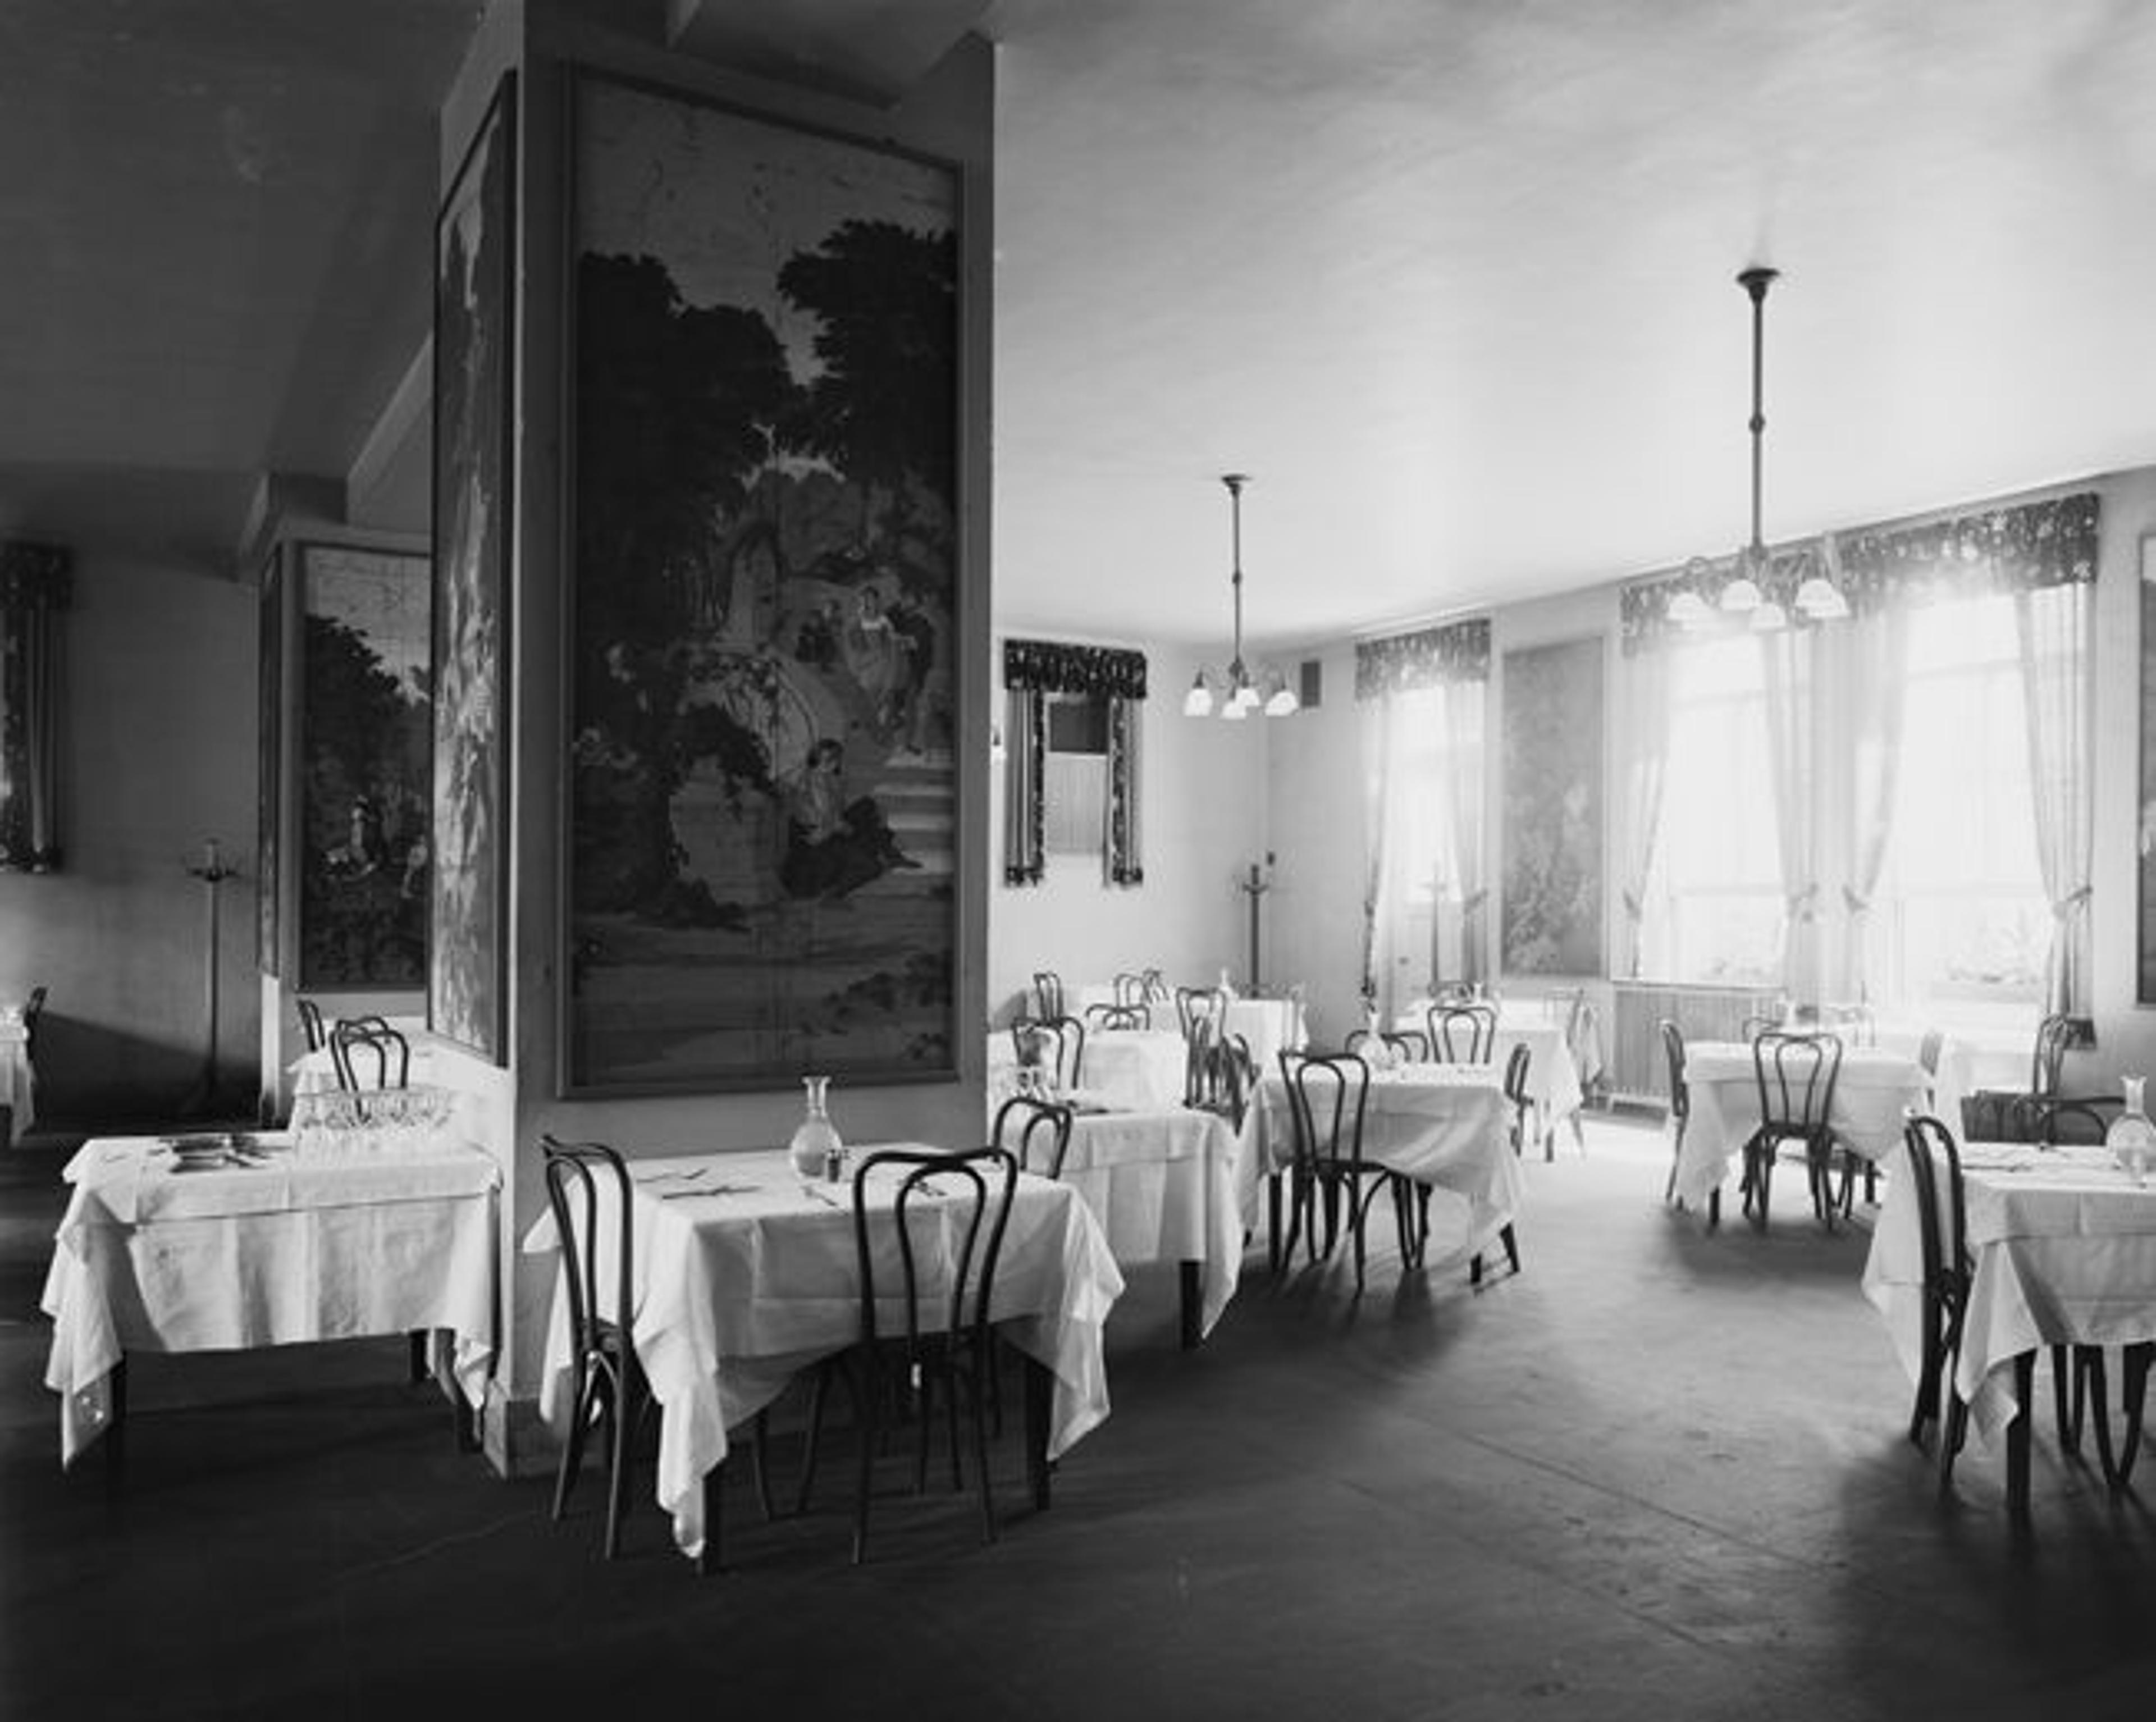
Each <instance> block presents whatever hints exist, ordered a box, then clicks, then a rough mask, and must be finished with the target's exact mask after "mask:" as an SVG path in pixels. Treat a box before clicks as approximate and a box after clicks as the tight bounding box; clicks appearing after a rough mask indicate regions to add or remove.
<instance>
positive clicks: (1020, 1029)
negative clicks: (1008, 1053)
mask: <svg viewBox="0 0 2156 1722" xmlns="http://www.w3.org/2000/svg"><path fill="white" fill-rule="evenodd" d="M1011 1044H1012V1046H1013V1047H1014V1050H1015V1051H1016V1053H1017V1055H1018V1067H1019V1069H1020V1070H1021V1071H1024V1070H1037V1071H1039V1072H1040V1073H1041V1075H1042V1077H1044V1078H1045V1079H1046V1080H1047V1082H1049V1083H1050V1086H1052V1087H1054V1088H1055V1092H1057V1093H1059V1094H1067V1093H1069V1092H1070V1090H1072V1089H1073V1088H1075V1087H1078V1086H1079V1083H1080V1082H1081V1080H1082V1078H1083V1076H1084V1072H1085V1068H1086V1025H1085V1024H1084V1023H1082V1022H1081V1021H1079V1020H1078V1019H1077V1018H1076V1017H1075V1016H1047V1017H1023V1016H1022V1017H1020V1018H1019V1020H1017V1021H1016V1022H1014V1023H1013V1024H1012V1025H1011Z"/></svg>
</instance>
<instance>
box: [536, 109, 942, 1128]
mask: <svg viewBox="0 0 2156 1722" xmlns="http://www.w3.org/2000/svg"><path fill="white" fill-rule="evenodd" d="M572 130H573V138H574V142H573V146H572V159H573V164H574V168H573V172H574V182H573V190H572V209H573V213H572V232H573V235H574V244H573V250H572V270H573V306H572V331H573V336H572V343H571V345H572V351H573V355H574V357H573V359H572V378H571V381H572V398H573V400H574V412H573V422H572V459H571V462H570V471H571V474H572V478H571V482H570V486H569V491H570V509H571V517H570V526H569V542H570V546H571V553H572V558H573V564H574V566H573V574H572V600H571V604H572V609H571V617H570V631H571V640H570V646H569V653H568V656H569V665H570V674H571V676H572V686H571V687H570V690H569V700H568V706H569V711H570V723H569V734H568V736H567V740H566V746H567V774H568V782H569V793H568V795H567V818H568V827H569V829H568V831H567V842H566V850H567V860H568V889H567V905H566V918H567V926H566V928H565V930H564V931H565V947H566V948H565V950H564V953H563V958H562V973H563V974H564V976H565V978H566V983H567V984H565V985H564V987H563V988H562V1000H563V1001H564V1003H563V1021H562V1061H561V1067H562V1087H563V1090H564V1092H567V1093H572V1094H575V1093H590V1092H668V1091H695V1090H716V1089H729V1088H771V1087H793V1085H794V1084H796V1083H797V1082H798V1079H799V1078H800V1077H801V1076H802V1075H803V1074H804V1073H806V1072H816V1073H819V1074H826V1075H829V1076H832V1077H836V1078H838V1079H839V1081H840V1082H845V1081H847V1080H849V1079H852V1080H873V1081H875V1082H893V1081H904V1080H908V1079H948V1078H950V1077H952V1076H953V1075H954V1074H955V1071H956V1058H955V1051H956V1041H955V1027H956V1024H955V1010H956V1000H955V993H954V986H953V969H954V965H955V958H956V950H957V902H956V899H955V894H954V891H953V882H954V877H955V871H956V856H955V849H956V842H955V838H956V831H957V774H956V772H955V770H954V768H953V761H952V739H953V734H952V732H953V720H954V715H955V712H956V699H957V683H956V676H957V666H956V662H955V658H956V650H955V647H956V634H955V628H954V624H955V620H956V612H957V591H958V583H957V519H958V513H959V497H958V478H957V468H958V393H957V343H958V288H957V256H958V233H959V219H960V211H959V207H958V204H959V200H958V180H957V173H956V171H955V170H954V169H953V168H952V167H951V166H950V165H949V164H947V163H944V162H937V161H933V160H929V159H926V158H923V157H916V156H912V155H908V154H904V153H900V152H895V151H892V150H891V149H888V148H885V147H882V146H870V145H866V144H863V143H860V142H858V141H853V140H850V139H847V138H844V137H839V136H830V135H827V134H824V133H820V132H817V131H804V130H802V129H799V128H798V127H795V126H789V125H784V124H780V123H777V122H774V121H771V120H768V119H766V118H762V117H759V116H754V115H750V114H747V113H743V112H740V111H735V110H732V109H730V108H726V107H723V106H718V105H711V104H709V103H706V102H703V101H701V100H694V99H690V98H686V97H684V96H681V95H675V94H672V93H669V92H666V91H662V90H654V89H651V88H649V87H645V86H643V85H634V84H629V83H625V82H621V81H618V80H613V79H610V78H606V77H602V76H599V75H594V74H590V73H580V74H579V75H577V78H576V80H575V85H574V113H573V126H572Z"/></svg>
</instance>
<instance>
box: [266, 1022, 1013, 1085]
mask: <svg viewBox="0 0 2156 1722" xmlns="http://www.w3.org/2000/svg"><path fill="white" fill-rule="evenodd" d="M399 1032H400V1033H403V1034H404V1038H405V1043H406V1045H407V1046H408V1047H409V1048H410V1049H411V1054H412V1059H411V1072H410V1079H411V1080H412V1081H413V1082H432V1081H433V1080H434V1049H433V1047H432V1046H431V1045H429V1042H428V1041H426V1040H425V1039H424V1037H423V1036H424V1031H421V1032H420V1033H419V1034H418V1035H414V1034H412V1033H409V1032H406V1031H401V1030H400V1031H399ZM1005 1038H1006V1039H1008V1038H1009V1036H1005ZM396 1062H397V1061H396V1056H395V1052H394V1049H392V1052H391V1056H390V1067H391V1070H392V1072H394V1070H395V1068H396ZM374 1064H375V1060H374V1054H373V1053H372V1051H367V1050H366V1049H362V1050H361V1051H360V1052H359V1053H358V1054H357V1076H358V1078H359V1080H360V1081H361V1082H362V1083H367V1084H372V1082H373V1080H374ZM286 1068H287V1070H288V1072H290V1076H291V1078H292V1092H293V1093H294V1094H295V1095H300V1094H319V1093H321V1092H322V1091H323V1090H324V1089H326V1088H334V1087H336V1086H337V1075H336V1059H335V1058H334V1057H333V1056H331V1052H330V1049H329V1048H328V1047H326V1046H317V1047H316V1048H315V1050H314V1051H311V1052H302V1053H301V1054H300V1056H298V1057H297V1058H295V1059H294V1060H293V1061H291V1063H290V1065H289V1066H288V1067H286ZM392 1080H394V1077H392Z"/></svg>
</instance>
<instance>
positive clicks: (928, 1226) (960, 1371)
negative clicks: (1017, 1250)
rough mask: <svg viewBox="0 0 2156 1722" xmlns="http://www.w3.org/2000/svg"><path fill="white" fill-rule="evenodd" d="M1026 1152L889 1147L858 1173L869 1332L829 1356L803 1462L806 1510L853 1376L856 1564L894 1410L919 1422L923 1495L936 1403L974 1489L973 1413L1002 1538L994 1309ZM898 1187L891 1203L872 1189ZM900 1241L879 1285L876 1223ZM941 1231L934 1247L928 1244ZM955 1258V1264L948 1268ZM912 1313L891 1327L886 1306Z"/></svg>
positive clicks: (989, 1518)
mask: <svg viewBox="0 0 2156 1722" xmlns="http://www.w3.org/2000/svg"><path fill="white" fill-rule="evenodd" d="M878 1183H887V1184H889V1185H892V1186H894V1187H893V1188H892V1189H891V1195H890V1198H889V1200H888V1201H887V1202H886V1200H885V1198H884V1197H883V1196H882V1195H880V1194H874V1193H872V1192H871V1190H870V1186H871V1185H872V1184H878ZM1017 1186H1018V1161H1017V1159H1016V1158H1015V1157H1014V1155H1012V1154H1008V1153H1006V1152H1005V1151H1004V1150H1003V1149H999V1148H978V1149H966V1150H964V1151H962V1152H960V1153H954V1154H944V1153H940V1152H937V1151H935V1150H921V1151H916V1150H912V1149H879V1150H878V1151H877V1152H875V1153H874V1154H870V1155H869V1156H868V1157H867V1158H866V1159H864V1160H863V1161H862V1162H861V1164H860V1166H859V1168H858V1169H856V1170H855V1173H854V1250H855V1259H856V1262H857V1263H858V1267H859V1273H860V1336H859V1338H858V1339H856V1340H855V1343H854V1344H853V1345H852V1346H850V1348H849V1349H846V1350H845V1351H843V1352H841V1353H839V1354H838V1356H837V1357H835V1358H833V1359H830V1360H827V1361H826V1363H825V1365H824V1367H823V1368H822V1369H821V1370H819V1372H818V1375H817V1378H816V1386H815V1396H814V1402H813V1404H812V1406H811V1407H810V1411H809V1422H808V1447H807V1450H806V1452H805V1454H804V1456H803V1460H802V1469H801V1493H800V1505H801V1507H802V1509H803V1510H804V1511H805V1510H806V1509H807V1507H808V1499H809V1493H810V1490H811V1489H812V1488H813V1487H814V1482H815V1473H816V1452H817V1447H818V1445H819V1440H820V1437H821V1434H822V1428H823V1421H824V1401H825V1397H826V1395H827V1390H828V1387H829V1381H830V1378H831V1376H832V1375H833V1374H834V1373H838V1374H842V1375H844V1378H845V1380H846V1382H847V1385H848V1389H849V1391H850V1396H851V1397H852V1400H853V1402H854V1412H855V1425H856V1429H857V1432H858V1436H859V1439H860V1457H859V1469H858V1473H857V1478H856V1484H855V1498H854V1554H853V1559H854V1564H855V1565H856V1566H858V1565H860V1564H861V1562H862V1561H863V1560H865V1559H866V1558H867V1555H868V1535H869V1504H870V1498H871V1496H872V1494H873V1492H874V1484H875V1462H876V1458H877V1456H878V1449H879V1446H880V1441H881V1437H882V1429H883V1423H884V1420H885V1411H886V1407H889V1406H896V1407H897V1409H898V1411H899V1413H900V1415H901V1416H911V1418H912V1419H913V1420H914V1421H915V1422H916V1424H917V1426H918V1428H919V1432H920V1438H919V1441H918V1443H917V1445H916V1452H915V1461H914V1483H913V1486H914V1492H915V1493H916V1494H917V1493H921V1492H922V1491H924V1490H925V1489H926V1488H927V1486H928V1462H929V1451H930V1445H931V1442H932V1438H933V1434H934V1428H935V1423H936V1417H937V1399H938V1398H939V1397H941V1399H942V1402H943V1415H944V1418H945V1421H946V1423H947V1426H948V1429H949V1433H950V1446H951V1483H952V1488H963V1487H964V1486H965V1478H964V1468H963V1463H962V1459H961V1457H960V1447H959V1436H960V1422H961V1417H962V1415H963V1417H964V1419H965V1421H967V1422H968V1424H969V1425H970V1427H971V1433H972V1437H973V1440H972V1446H973V1471H974V1477H975V1481H976V1483H977V1486H978V1489H979V1492H980V1505H981V1540H982V1541H983V1542H988V1543H992V1542H993V1541H994V1540H995V1537H996V1514H995V1500H994V1497H993V1491H992V1488H991V1479H990V1478H989V1475H988V1422H989V1411H990V1406H989V1401H990V1396H991V1392H992V1390H993V1383H994V1380H995V1365H994V1361H993V1359H994V1353H993V1347H994V1344H995V1343H996V1333H995V1329H994V1328H993V1325H991V1324H990V1322H989V1314H990V1311H991V1308H992V1305H993V1297H994V1292H995V1278H996V1263H997V1260H998V1257H1000V1255H1001V1254H1002V1251H1003V1240H1004V1229H1005V1227H1006V1226H1008V1225H1009V1220H1010V1206H1011V1197H1012V1195H1013V1193H1014V1191H1015V1190H1016V1189H1017ZM885 1216H888V1217H889V1223H890V1225H891V1226H892V1228H893V1229H894V1231H895V1232H896V1238H897V1256H898V1262H897V1267H896V1275H895V1283H893V1281H894V1275H893V1274H892V1272H891V1268H890V1266H889V1252H883V1260H884V1262H885V1272H884V1273H883V1276H882V1279H881V1282H880V1281H879V1277H878V1273H877V1262H878V1255H879V1252H877V1251H876V1250H875V1247H873V1244H872V1242H871V1238H870V1231H871V1221H872V1220H873V1222H874V1225H875V1227H877V1228H878V1229H880V1227H881V1226H883V1225H884V1224H885ZM931 1238H933V1239H935V1240H936V1243H935V1245H934V1246H933V1247H931V1248H928V1249H927V1250H925V1251H924V1250H923V1248H922V1247H921V1245H922V1244H923V1243H924V1242H927V1241H928V1240H930V1239H931ZM945 1264H947V1271H946V1267H945ZM891 1308H897V1309H899V1310H900V1311H901V1312H902V1317H901V1326H900V1327H899V1328H897V1329H891V1328H888V1327H886V1325H885V1319H886V1313H887V1311H888V1310H889V1309H891ZM961 1400H963V1401H965V1405H964V1408H963V1413H962V1411H961V1406H960V1401H961Z"/></svg>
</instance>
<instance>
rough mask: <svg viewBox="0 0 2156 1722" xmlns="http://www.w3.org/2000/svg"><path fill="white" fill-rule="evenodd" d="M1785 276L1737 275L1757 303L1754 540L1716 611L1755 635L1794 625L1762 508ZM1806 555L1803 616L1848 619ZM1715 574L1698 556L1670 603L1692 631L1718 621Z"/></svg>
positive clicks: (1757, 271) (1764, 270)
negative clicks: (1769, 355)
mask: <svg viewBox="0 0 2156 1722" xmlns="http://www.w3.org/2000/svg"><path fill="white" fill-rule="evenodd" d="M1780 275H1781V271H1780V270H1774V269H1769V268H1768V267H1766V266H1765V265H1763V264H1755V265H1753V266H1752V267H1750V268H1748V269H1745V270H1740V271H1738V276H1737V284H1738V285H1739V286H1740V287H1742V288H1743V290H1744V291H1745V295H1746V296H1747V297H1748V298H1749V299H1750V300H1751V301H1752V417H1751V419H1750V420H1749V421H1748V427H1749V429H1750V431H1751V434H1752V537H1751V539H1750V541H1749V542H1748V543H1747V544H1746V545H1745V546H1744V547H1743V549H1742V550H1740V551H1738V553H1737V558H1736V561H1735V563H1733V564H1732V568H1731V570H1730V577H1729V578H1728V579H1727V581H1726V582H1724V583H1723V585H1722V592H1721V595H1720V597H1719V598H1718V599H1717V600H1716V604H1715V609H1719V610H1720V611H1721V612H1722V614H1724V615H1726V616H1732V617H1742V618H1743V619H1745V621H1746V623H1747V625H1748V626H1749V627H1750V628H1751V629H1752V630H1753V632H1754V633H1755V634H1771V633H1773V632H1774V630H1776V629H1779V628H1784V627H1786V626H1788V625H1789V614H1788V612H1787V611H1786V610H1784V608H1783V607H1782V604H1781V603H1780V602H1779V600H1778V599H1776V598H1774V596H1773V595H1772V594H1771V592H1770V590H1769V589H1770V587H1771V586H1772V585H1773V584H1774V581H1773V579H1772V578H1771V576H1772V574H1773V571H1774V558H1772V557H1771V556H1770V555H1768V551H1767V543H1766V540H1765V537H1763V534H1762V533H1761V531H1760V507H1759V496H1760V471H1761V468H1762V465H1763V459H1764V445H1765V439H1766V432H1767V414H1766V406H1765V384H1766V342H1767V332H1766V322H1767V290H1768V287H1770V286H1772V285H1774V282H1775V281H1776V280H1778V279H1779V277H1780ZM1828 554H1831V553H1830V552H1829V553H1828ZM1803 556H1804V578H1803V579H1802V580H1801V581H1800V582H1799V584H1798V587H1797V589H1796V592H1795V594H1794V598H1793V599H1792V602H1793V603H1794V604H1795V606H1796V608H1797V609H1798V611H1799V613H1800V614H1803V615H1804V616H1807V617H1809V619H1811V620H1813V621H1815V622H1824V621H1830V620H1832V619H1834V618H1835V617H1837V616H1845V615H1847V614H1849V604H1848V600H1847V599H1845V598H1843V596H1842V595H1841V589H1840V587H1838V586H1837V585H1835V583H1834V582H1833V580H1832V579H1831V578H1829V576H1828V573H1826V572H1825V570H1824V569H1823V568H1822V567H1821V565H1820V562H1819V561H1818V560H1817V559H1816V558H1815V556H1814V554H1813V553H1811V552H1809V551H1806V552H1804V553H1803ZM1712 572H1713V571H1712V565H1711V564H1709V563H1707V561H1706V560H1705V558H1701V557H1694V558H1692V559H1691V561H1690V562H1689V563H1686V564H1685V571H1684V574H1685V578H1684V582H1683V584H1682V587H1681V589H1680V590H1679V591H1678V592H1677V594H1676V596H1675V597H1673V598H1672V599H1671V601H1670V610H1669V614H1670V616H1671V619H1672V620H1674V621H1676V622H1678V623H1680V624H1682V625H1686V626H1692V625H1698V624H1700V623H1702V622H1705V621H1707V620H1709V619H1712V614H1713V611H1712V610H1711V609H1709V608H1708V607H1707V604H1706V602H1705V600H1704V599H1702V598H1701V597H1700V596H1699V590H1698V589H1699V586H1700V584H1701V583H1702V580H1704V579H1705V578H1711V576H1712Z"/></svg>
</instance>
